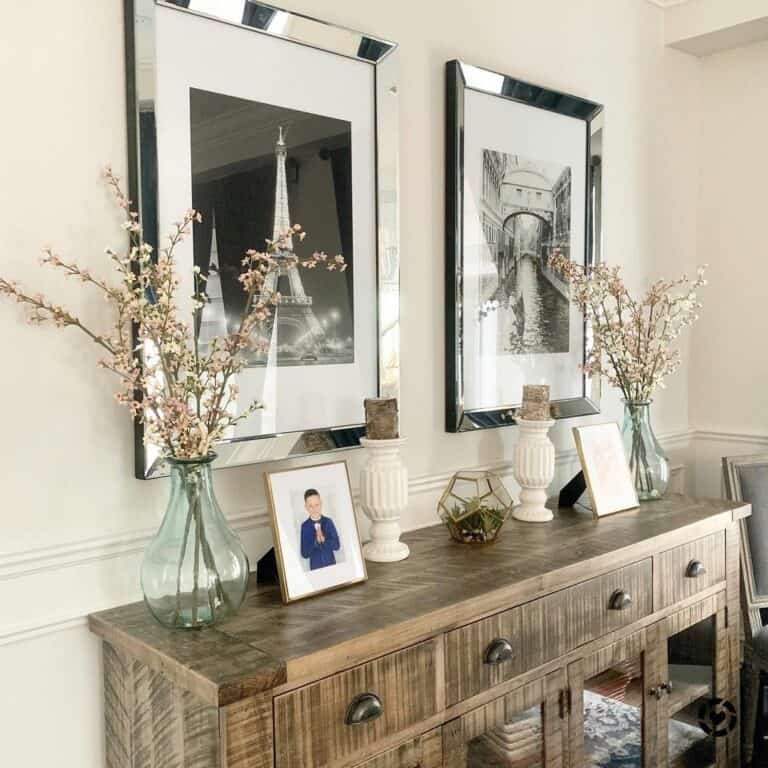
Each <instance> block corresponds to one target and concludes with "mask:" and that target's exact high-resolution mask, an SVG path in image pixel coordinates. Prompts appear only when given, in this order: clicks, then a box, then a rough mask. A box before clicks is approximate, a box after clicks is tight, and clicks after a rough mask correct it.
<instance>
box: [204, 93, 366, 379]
mask: <svg viewBox="0 0 768 768" xmlns="http://www.w3.org/2000/svg"><path fill="white" fill-rule="evenodd" d="M190 118H191V119H190V122H191V142H192V197H193V207H194V208H196V209H197V210H199V211H200V212H201V213H202V216H203V222H202V224H201V225H198V226H197V227H196V228H195V233H194V259H195V265H196V266H199V267H200V269H201V271H202V272H203V274H205V275H207V278H208V280H207V293H208V296H209V299H210V303H209V304H208V305H207V306H206V307H205V309H204V311H203V318H202V326H201V344H202V345H203V347H205V346H206V344H208V343H210V340H211V339H212V338H213V337H215V336H221V335H223V334H225V333H226V332H228V331H231V330H233V323H234V322H235V318H239V316H240V314H241V310H242V306H243V302H244V300H245V294H244V292H243V290H242V286H241V284H240V283H239V282H238V277H239V275H240V271H241V269H242V265H241V262H242V258H243V255H244V254H245V251H246V250H248V249H249V248H254V249H256V250H263V249H264V248H265V245H266V240H267V239H269V240H272V241H277V240H278V238H279V237H280V235H281V234H282V233H284V232H285V231H286V230H287V229H288V228H289V227H290V226H292V225H294V224H300V225H301V226H302V227H303V229H304V230H305V231H306V233H307V236H306V239H304V240H301V239H300V238H298V237H293V238H288V239H287V240H286V241H285V247H284V248H283V249H282V250H281V251H280V252H278V253H276V254H274V258H275V260H276V262H277V266H276V267H275V269H274V270H273V271H272V272H270V273H269V274H268V275H267V278H266V281H265V284H264V294H265V295H274V294H275V293H276V292H277V293H279V294H280V301H279V303H278V305H277V306H276V307H275V308H274V309H273V317H272V319H271V321H270V322H269V324H268V327H267V328H266V340H267V341H268V342H269V345H268V347H267V348H265V349H264V350H258V351H254V352H253V353H252V354H251V355H250V358H249V364H250V365H252V366H264V365H268V364H275V363H276V364H277V365H293V366H296V365H299V366H301V365H324V364H325V365H328V364H339V363H352V362H354V327H355V323H354V306H353V285H354V283H353V280H354V254H353V245H352V216H353V214H352V152H351V149H352V145H351V124H350V123H349V122H347V121H344V120H338V119H335V118H330V117H325V116H322V115H315V114H311V113H308V112H301V111H298V110H293V109H286V108H283V107H279V106H275V105H272V104H264V103H261V102H256V101H249V100H247V99H240V98H234V97H231V96H227V95H225V94H219V93H212V92H209V91H202V90H197V89H192V90H191V92H190ZM313 251H325V252H326V253H328V254H329V255H331V256H335V255H336V254H341V255H343V256H344V261H345V263H346V264H347V269H346V270H345V272H343V273H340V272H329V271H327V270H325V269H322V268H318V269H306V268H303V267H301V266H298V265H297V259H303V258H306V257H308V256H310V255H311V254H312V253H313Z"/></svg>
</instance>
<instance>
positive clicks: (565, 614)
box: [445, 558, 652, 706]
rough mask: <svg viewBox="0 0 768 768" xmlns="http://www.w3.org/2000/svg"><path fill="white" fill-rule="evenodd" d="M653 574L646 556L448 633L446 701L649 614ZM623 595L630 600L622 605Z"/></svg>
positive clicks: (452, 701)
mask: <svg viewBox="0 0 768 768" xmlns="http://www.w3.org/2000/svg"><path fill="white" fill-rule="evenodd" d="M651 573H652V571H651V559H650V558H647V559H645V560H642V561H640V562H637V563H633V564H632V565H628V566H626V567H625V568H620V569H618V570H616V571H611V572H610V573H607V574H605V575H603V576H597V577H596V578H594V579H589V580H588V581H584V582H582V583H580V584H576V585H574V586H573V587H568V588H567V589H563V590H560V591H559V592H554V593H552V594H551V595H547V596H546V597H543V598H541V599H539V600H534V601H532V602H530V603H525V604H524V605H520V606H516V607H515V608H511V609H510V610H508V611H503V612H502V613H497V614H496V615H494V616H489V617H488V618H487V619H483V620H482V621H478V622H475V623H474V624H469V625H467V626H465V627H461V628H459V629H456V630H453V631H452V632H449V633H448V634H447V637H446V658H445V674H446V691H445V693H446V704H447V705H448V706H451V705H452V704H456V703H457V702H459V701H463V700H464V699H467V698H469V697H470V696H474V695H475V694H477V693H480V692H481V691H484V690H487V689H489V688H492V687H493V686H495V685H498V684H499V683H502V682H504V681H505V680H511V679H512V678H513V677H516V676H517V675H520V674H522V673H523V672H526V671H527V670H529V669H534V668H535V667H537V666H540V665H541V664H544V663H545V662H547V661H549V660H550V659H554V658H555V657H557V656H560V655H562V654H564V653H567V652H568V651H570V650H572V649H573V648H577V647H578V646H580V645H583V644H584V643H588V642H590V641H591V640H594V639H595V638H598V637H600V636H602V635H604V634H607V633H608V632H612V631H614V630H616V629H620V628H621V627H625V626H628V625H629V624H632V623H633V622H635V621H638V620H639V619H641V618H643V617H644V616H648V615H650V613H651V612H652V606H651V604H652V576H651ZM622 593H623V594H624V595H626V599H625V600H624V601H623V603H622V605H621V606H619V603H621V595H622ZM617 595H618V596H617ZM612 598H615V600H616V603H615V606H614V607H611V600H612ZM489 657H490V658H489Z"/></svg>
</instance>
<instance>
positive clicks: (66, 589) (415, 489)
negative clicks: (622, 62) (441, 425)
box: [0, 430, 768, 646]
mask: <svg viewBox="0 0 768 768" xmlns="http://www.w3.org/2000/svg"><path fill="white" fill-rule="evenodd" d="M691 434H692V433H691V432H690V431H689V430H680V431H677V432H668V433H662V434H661V435H660V436H659V439H660V440H661V442H662V444H663V445H664V447H665V448H666V449H668V450H684V449H686V448H688V446H689V444H690V439H691ZM765 439H766V441H767V442H768V437H766V438H765ZM555 464H556V470H555V481H554V483H553V487H554V486H556V485H557V484H562V483H564V482H567V480H569V479H570V477H571V476H572V475H573V474H575V473H576V472H577V471H578V469H579V458H578V454H577V453H576V451H575V449H567V450H561V451H558V453H557V457H556V460H555ZM457 469H459V467H457V468H456V469H451V470H445V471H441V472H436V473H430V474H426V475H421V476H417V477H413V478H411V479H410V481H409V484H408V485H409V499H410V501H409V513H410V514H409V516H408V517H407V518H406V519H405V520H403V529H404V530H416V529H418V528H423V527H426V526H429V525H435V524H436V523H437V522H438V518H437V514H436V511H435V510H436V504H437V500H438V498H439V496H440V494H441V493H442V492H443V490H444V488H445V486H446V484H447V483H448V481H449V480H450V478H451V477H452V475H453V473H454V472H455V471H456V470H457ZM475 469H485V470H490V471H493V472H495V473H496V474H498V475H500V476H501V477H503V478H505V481H507V480H508V481H509V484H510V487H511V488H514V489H515V491H516V489H517V486H516V484H515V483H514V480H513V479H512V458H511V457H510V459H509V460H505V461H502V462H496V463H493V464H490V465H483V466H480V467H475ZM672 473H673V483H674V485H673V487H675V488H677V489H680V490H682V489H683V488H684V487H685V475H686V465H685V464H684V463H677V464H675V465H673V467H672ZM354 496H355V499H354V501H355V505H356V506H357V504H358V501H359V495H358V490H357V489H356V488H355V492H354ZM227 519H228V521H229V523H230V525H231V526H232V528H233V529H234V530H235V531H236V532H237V533H238V535H239V536H240V537H241V539H242V540H243V543H244V545H245V549H246V552H247V553H248V557H249V558H250V560H251V562H252V563H255V562H256V560H257V559H258V558H259V557H260V556H261V555H262V554H263V552H264V550H265V547H266V546H269V537H270V533H269V530H268V529H269V514H268V510H267V508H266V507H265V506H264V505H259V506H254V507H252V508H250V509H244V510H241V511H239V512H237V513H236V514H234V515H229V516H228V518H227ZM365 523H366V521H364V520H361V524H362V525H365ZM365 530H367V529H365ZM155 531H156V529H154V528H153V529H151V530H146V529H145V530H134V531H125V532H121V533H119V534H115V535H112V536H105V537H99V538H88V539H83V540H80V541H72V542H66V543H63V544H61V545H58V546H52V547H43V548H35V549H28V550H25V551H19V552H9V553H5V554H2V553H0V591H2V593H5V594H6V595H7V597H6V598H5V599H4V602H5V605H6V609H5V611H4V614H5V615H6V616H9V615H11V616H14V617H15V618H16V619H17V621H16V623H14V624H0V646H2V645H7V644H10V643H16V642H23V641H26V640H30V639H33V638H35V637H39V636H41V635H45V634H49V633H54V632H60V631H65V630H69V629H73V628H76V627H80V626H85V616H87V615H88V614H89V613H93V612H95V611H100V610H105V609H108V608H111V607H113V606H115V605H119V604H121V603H126V602H131V601H135V600H140V599H141V592H140V589H139V566H140V563H141V556H142V554H143V552H144V549H145V547H146V546H147V544H148V543H149V541H150V539H151V538H152V536H154V534H155Z"/></svg>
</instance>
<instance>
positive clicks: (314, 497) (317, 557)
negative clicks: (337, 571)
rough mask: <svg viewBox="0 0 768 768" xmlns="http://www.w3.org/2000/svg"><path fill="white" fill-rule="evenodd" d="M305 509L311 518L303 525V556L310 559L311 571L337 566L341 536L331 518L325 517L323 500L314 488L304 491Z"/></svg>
mask: <svg viewBox="0 0 768 768" xmlns="http://www.w3.org/2000/svg"><path fill="white" fill-rule="evenodd" d="M304 509H306V510H307V514H308V515H309V517H308V518H307V519H306V520H305V521H304V522H303V523H302V524H301V556H302V557H306V558H308V559H309V570H310V571H316V570H317V569H318V568H325V567H326V566H329V565H336V556H335V555H334V554H333V553H334V552H336V550H338V549H339V534H338V533H337V532H336V526H335V525H334V524H333V520H331V518H330V517H325V516H324V515H323V500H322V499H321V498H320V494H319V493H318V492H317V491H316V490H315V489H314V488H308V489H307V490H306V491H304Z"/></svg>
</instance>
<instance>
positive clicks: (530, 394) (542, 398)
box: [520, 384, 551, 421]
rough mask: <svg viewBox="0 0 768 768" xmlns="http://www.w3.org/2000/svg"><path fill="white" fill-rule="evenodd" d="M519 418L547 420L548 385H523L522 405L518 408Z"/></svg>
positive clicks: (548, 414)
mask: <svg viewBox="0 0 768 768" xmlns="http://www.w3.org/2000/svg"><path fill="white" fill-rule="evenodd" d="M520 418H521V419H526V420H527V421H549V419H550V418H551V415H550V406H549V385H548V384H525V385H523V407H522V408H521V409H520Z"/></svg>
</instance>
